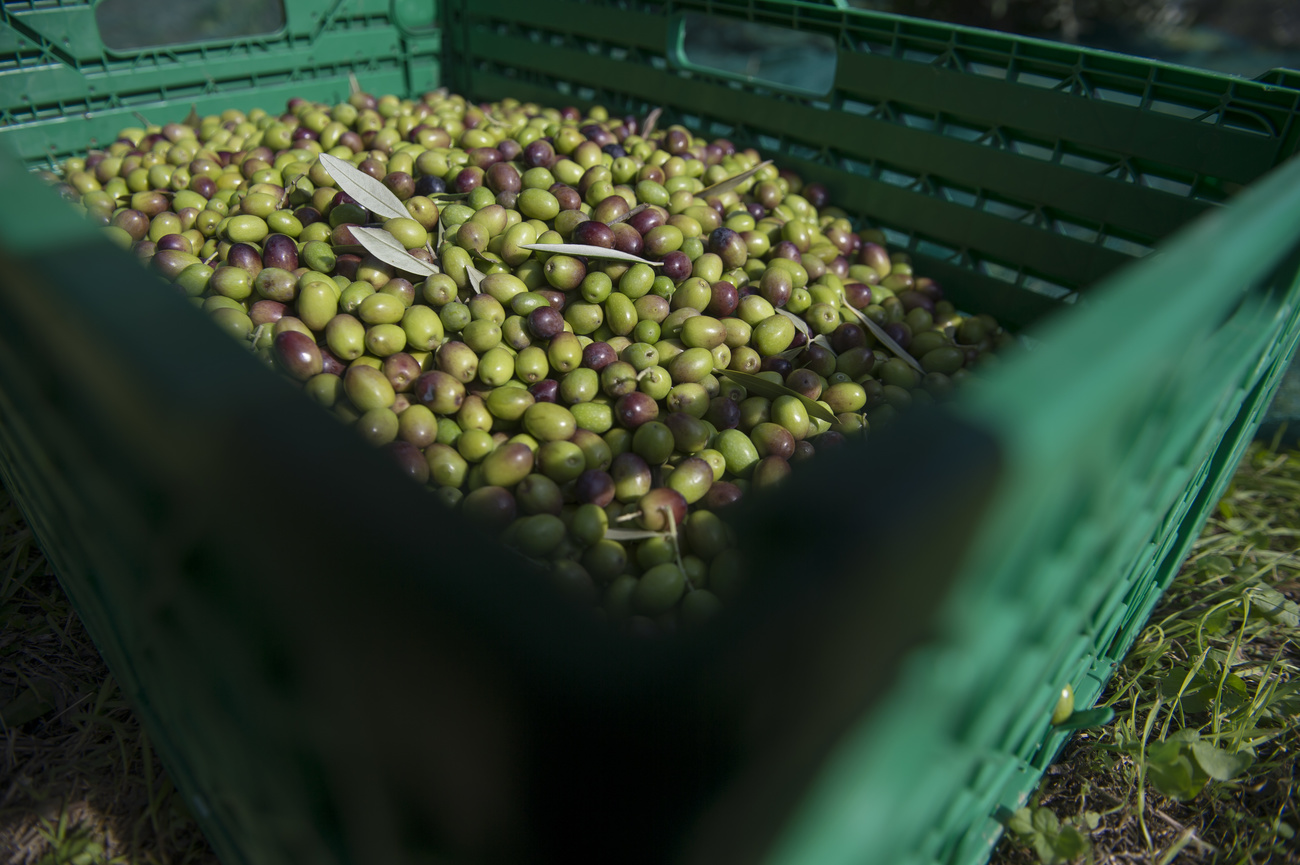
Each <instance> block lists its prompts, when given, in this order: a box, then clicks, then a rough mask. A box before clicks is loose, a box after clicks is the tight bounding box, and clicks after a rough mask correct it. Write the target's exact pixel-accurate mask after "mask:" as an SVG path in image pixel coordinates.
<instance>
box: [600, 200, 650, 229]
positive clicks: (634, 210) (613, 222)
mask: <svg viewBox="0 0 1300 865" xmlns="http://www.w3.org/2000/svg"><path fill="white" fill-rule="evenodd" d="M649 206H650V205H649V204H638V205H637V206H636V207H634V208H632V209H631V210H629V211H628V212H627V213H625V214H623V215H622V216H616V217H614V218H613V219H611V220H610V221H609V223H608V224H609V225H617V224H618V223H620V222H626V221H627V220H629V219H631V218H632V217H634V216H636V215H637V214H638V213H640V212H641V211H643V210H645V209H646V208H647V207H649Z"/></svg>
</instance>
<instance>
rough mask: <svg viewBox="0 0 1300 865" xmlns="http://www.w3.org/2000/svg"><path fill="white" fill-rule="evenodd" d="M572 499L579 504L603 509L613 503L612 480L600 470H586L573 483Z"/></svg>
mask: <svg viewBox="0 0 1300 865" xmlns="http://www.w3.org/2000/svg"><path fill="white" fill-rule="evenodd" d="M573 494H574V498H576V499H577V500H578V502H579V503H580V504H593V505H597V506H598V507H602V508H603V507H605V506H606V505H608V504H609V503H610V502H612V501H614V478H613V477H612V476H611V475H610V474H609V472H603V471H601V470H600V469H587V470H586V471H584V472H583V473H582V474H580V475H578V479H577V480H576V481H574V487H573Z"/></svg>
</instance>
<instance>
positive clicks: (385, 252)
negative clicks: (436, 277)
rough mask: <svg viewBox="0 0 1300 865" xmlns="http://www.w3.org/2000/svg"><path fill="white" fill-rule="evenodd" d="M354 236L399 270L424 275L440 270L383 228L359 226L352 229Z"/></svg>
mask: <svg viewBox="0 0 1300 865" xmlns="http://www.w3.org/2000/svg"><path fill="white" fill-rule="evenodd" d="M352 236H353V237H355V238H356V239H357V242H358V243H360V244H361V246H362V247H364V248H365V250H366V252H368V253H370V254H371V255H373V256H374V257H375V258H377V259H379V260H380V261H382V262H384V263H385V264H391V265H392V266H393V267H396V268H398V269H399V270H404V271H406V272H407V273H418V274H420V275H422V276H431V275H433V274H435V273H438V272H439V270H438V268H437V267H435V266H434V265H432V264H430V263H429V262H427V261H422V260H420V259H418V258H416V257H415V256H414V255H411V253H409V252H407V251H406V247H404V246H402V244H401V243H400V242H399V241H398V240H397V238H395V237H393V235H391V234H389V233H388V232H387V231H384V230H383V229H382V228H364V227H362V226H357V227H354V228H353V229H352Z"/></svg>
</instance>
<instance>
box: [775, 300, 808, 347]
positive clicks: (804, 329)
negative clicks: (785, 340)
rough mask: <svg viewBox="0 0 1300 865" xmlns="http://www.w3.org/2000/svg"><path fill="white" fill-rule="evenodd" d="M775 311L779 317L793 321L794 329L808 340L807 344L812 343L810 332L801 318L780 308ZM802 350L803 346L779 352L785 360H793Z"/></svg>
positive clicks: (806, 323)
mask: <svg viewBox="0 0 1300 865" xmlns="http://www.w3.org/2000/svg"><path fill="white" fill-rule="evenodd" d="M776 311H777V313H779V314H780V315H784V316H785V317H786V318H788V319H790V320H791V321H793V322H794V326H795V328H796V329H797V330H798V331H800V332H801V333H802V334H803V335H804V336H806V337H807V338H808V342H812V341H813V335H812V331H811V330H809V329H808V322H806V321H804V320H803V319H802V318H800V317H799V316H797V315H795V314H794V313H793V312H790V311H789V310H787V309H781V308H780V307H777V309H776ZM803 350H804V346H802V345H798V346H794V347H792V348H787V349H786V350H785V351H783V352H781V357H783V358H785V359H786V360H794V359H795V358H796V357H798V356H799V354H800V352H802V351H803Z"/></svg>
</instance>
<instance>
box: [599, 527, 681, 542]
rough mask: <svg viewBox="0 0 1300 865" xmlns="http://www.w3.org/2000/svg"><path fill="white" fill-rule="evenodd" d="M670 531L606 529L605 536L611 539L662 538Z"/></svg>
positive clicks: (637, 539) (639, 539) (640, 539)
mask: <svg viewBox="0 0 1300 865" xmlns="http://www.w3.org/2000/svg"><path fill="white" fill-rule="evenodd" d="M666 534H668V532H651V531H647V530H645V529H605V537H606V538H608V539H609V540H611V541H642V540H645V539H646V538H661V537H663V536H664V535H666Z"/></svg>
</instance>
